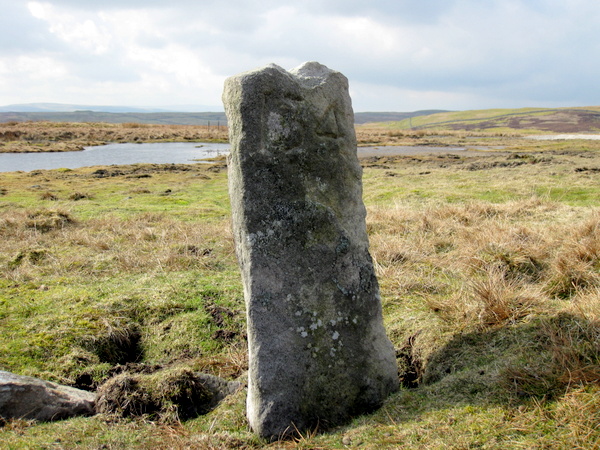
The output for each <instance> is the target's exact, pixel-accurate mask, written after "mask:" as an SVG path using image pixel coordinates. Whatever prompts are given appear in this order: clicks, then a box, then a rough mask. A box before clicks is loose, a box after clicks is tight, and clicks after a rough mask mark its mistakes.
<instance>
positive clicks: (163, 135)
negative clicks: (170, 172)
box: [0, 122, 227, 153]
mask: <svg viewBox="0 0 600 450" xmlns="http://www.w3.org/2000/svg"><path fill="white" fill-rule="evenodd" d="M226 140H227V128H226V127H224V126H214V125H213V126H206V125H147V124H139V123H121V124H112V123H62V122H6V123H0V153H3V152H4V153H9V152H10V153H22V152H66V151H78V150H83V148H84V147H86V146H92V145H103V144H106V143H109V142H110V143H114V142H171V141H177V142H186V141H190V142H196V141H199V142H200V141H201V142H226Z"/></svg>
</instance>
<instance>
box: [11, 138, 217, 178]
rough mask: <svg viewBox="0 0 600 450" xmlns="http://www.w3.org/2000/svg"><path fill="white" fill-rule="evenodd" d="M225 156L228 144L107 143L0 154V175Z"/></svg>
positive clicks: (178, 162)
mask: <svg viewBox="0 0 600 450" xmlns="http://www.w3.org/2000/svg"><path fill="white" fill-rule="evenodd" d="M228 153H229V144H212V143H200V142H169V143H152V144H109V145H101V146H97V147H86V149H85V150H83V151H80V152H57V153H0V172H16V171H18V170H22V171H24V172H30V171H32V170H39V169H60V168H66V169H76V168H78V167H87V166H108V165H111V164H136V163H150V164H170V163H177V164H184V163H188V164H189V163H194V162H198V160H203V159H207V158H214V157H216V156H220V155H226V154H228Z"/></svg>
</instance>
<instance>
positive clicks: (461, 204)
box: [0, 136, 600, 449]
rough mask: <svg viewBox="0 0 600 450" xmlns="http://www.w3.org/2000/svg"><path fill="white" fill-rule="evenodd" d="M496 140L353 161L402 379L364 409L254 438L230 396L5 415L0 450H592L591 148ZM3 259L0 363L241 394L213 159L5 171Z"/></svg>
mask: <svg viewBox="0 0 600 450" xmlns="http://www.w3.org/2000/svg"><path fill="white" fill-rule="evenodd" d="M451 138H452V139H455V138H457V137H456V136H451ZM458 138H461V137H458ZM432 139H433V138H432ZM499 139H500V138H499ZM506 139H510V142H511V144H510V145H509V150H508V151H506V152H504V153H501V154H490V155H486V154H483V155H482V156H479V157H468V158H467V157H461V156H458V155H453V154H450V153H449V154H444V155H438V156H419V157H396V158H377V157H374V158H369V159H366V160H364V161H363V165H364V167H365V172H364V199H365V203H366V205H367V209H368V213H369V214H368V219H367V227H368V231H369V235H370V240H371V247H372V254H373V257H374V260H375V263H376V268H377V272H378V276H379V280H380V284H381V290H382V301H383V308H384V319H385V324H386V328H387V331H388V334H389V336H390V338H391V339H392V341H393V343H394V345H395V347H396V348H397V354H398V362H399V366H400V368H401V376H402V380H403V384H404V387H403V388H402V389H401V390H400V391H399V392H398V393H397V394H394V395H393V396H392V397H390V399H389V400H388V401H387V402H386V404H385V405H384V406H383V407H382V408H381V409H380V410H379V411H377V412H375V413H373V414H371V415H367V416H361V417H358V418H356V419H354V420H353V421H352V422H351V423H350V424H348V425H347V426H344V427H340V428H337V429H334V430H330V431H327V432H323V433H320V432H318V430H314V432H306V433H304V434H303V435H302V436H301V437H300V438H299V439H298V440H296V441H289V442H277V443H272V444H269V443H266V442H263V441H261V440H259V439H257V438H256V437H254V436H253V435H252V433H250V432H249V431H248V429H247V425H246V422H245V418H244V408H245V406H244V401H245V392H244V391H243V390H242V391H240V392H238V393H237V394H235V395H233V396H231V397H229V398H228V399H227V400H226V401H225V402H224V403H223V404H222V405H221V406H219V407H218V408H217V409H216V410H214V411H212V412H210V413H209V414H207V415H205V416H201V417H198V418H194V419H190V420H185V421H177V420H172V417H171V418H169V419H166V418H164V417H160V416H144V417H137V418H116V417H115V416H108V415H98V416H95V417H90V418H77V419H71V420H66V421H61V422H55V423H48V424H35V423H29V422H25V421H19V420H15V421H8V422H6V423H4V424H3V425H4V426H3V427H2V428H0V447H2V448H68V449H71V448H84V449H88V448H89V449H92V448H94V449H96V448H114V449H117V448H119V449H120V448H151V447H153V448H158V449H160V448H211V449H212V448H263V447H267V448H357V447H358V448H408V449H418V448H423V449H425V448H427V449H432V448H434V449H435V448H444V449H446V448H454V449H465V448H488V449H507V448H511V449H513V448H514V449H520V448H540V449H541V448H553V449H554V448H559V449H573V448H580V449H584V448H585V449H590V448H600V272H599V269H600V211H599V210H598V208H597V204H598V199H599V198H600V187H599V186H600V184H599V183H598V177H599V176H600V175H599V174H600V151H599V150H600V149H598V148H597V147H596V146H595V144H593V143H591V144H590V143H589V142H586V141H573V142H567V143H565V142H563V143H558V142H550V143H540V142H535V143H527V144H522V145H521V144H520V142H521V141H520V140H512V138H510V137H508V138H507V137H506V136H505V137H502V138H501V140H498V141H494V142H496V143H500V144H503V145H504V144H506V143H507V141H506ZM490 140H491V137H490ZM0 248H1V250H0V322H1V327H0V367H1V368H3V369H5V370H10V371H13V372H16V373H20V374H25V375H33V376H39V377H42V378H44V379H49V380H53V381H57V382H61V383H65V384H70V385H76V386H81V387H87V388H90V387H91V388H94V387H96V386H98V385H100V384H102V383H103V382H104V381H105V380H106V379H108V377H110V376H111V375H112V374H114V373H115V371H116V370H117V369H118V370H127V368H125V369H123V366H124V365H129V366H128V367H129V368H130V369H131V370H138V369H139V368H140V367H142V368H145V369H148V370H156V369H158V368H162V369H165V368H183V369H188V368H189V369H192V370H201V371H205V372H208V373H213V374H216V375H220V376H223V377H226V378H228V379H236V378H238V377H241V379H242V380H243V374H244V371H245V370H246V365H247V361H246V351H245V336H244V333H245V323H244V320H245V319H244V312H243V309H244V306H243V296H242V289H241V283H240V279H239V273H238V269H237V265H236V260H235V255H234V248H233V243H232V238H231V234H230V230H229V206H228V198H227V185H226V168H225V166H224V163H223V161H216V162H215V163H214V164H212V165H202V164H196V165H142V164H140V165H133V166H122V167H104V168H98V167H95V168H85V169H78V170H51V171H36V172H31V173H2V174H0ZM134 363H135V364H134ZM119 368H120V369H119Z"/></svg>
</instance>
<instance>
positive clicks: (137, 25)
mask: <svg viewBox="0 0 600 450" xmlns="http://www.w3.org/2000/svg"><path fill="white" fill-rule="evenodd" d="M0 1H2V0H0ZM6 11H7V13H8V16H10V17H11V18H12V19H10V20H9V19H8V18H7V17H8V16H7V15H4V16H3V17H1V18H0V27H2V28H3V30H5V33H6V34H7V36H8V37H9V38H8V39H6V40H4V41H3V42H2V43H0V76H1V77H2V78H1V80H0V81H2V82H1V83H0V98H3V99H6V98H11V100H12V102H14V103H21V102H22V103H25V102H33V101H38V99H37V98H34V95H35V96H39V95H40V94H39V93H40V92H46V95H47V97H46V100H51V101H56V102H66V101H67V100H66V97H69V98H70V99H69V102H73V103H80V104H81V103H98V99H101V100H104V101H103V103H120V104H123V103H130V104H132V105H133V106H135V105H152V104H154V105H160V104H161V103H162V104H177V103H181V104H184V103H185V104H189V103H204V104H220V95H221V90H222V85H223V81H224V78H225V77H226V76H228V75H232V74H234V73H237V72H241V71H244V70H249V69H252V68H255V67H258V66H261V65H264V64H267V63H270V62H274V63H276V64H279V65H280V66H282V67H285V68H291V67H295V66H297V65H298V64H300V63H301V62H303V61H307V60H317V61H320V62H322V63H324V64H326V65H328V66H330V67H331V68H333V69H336V70H340V71H341V72H343V73H344V74H345V75H346V76H347V77H348V78H349V79H350V85H351V89H352V92H353V100H354V104H355V109H356V110H363V109H364V108H368V109H371V110H375V109H387V110H408V109H424V108H446V109H465V108H467V109H469V108H470V106H469V105H471V107H487V106H489V107H494V106H499V103H503V104H504V105H505V106H511V105H514V106H526V105H529V106H535V105H536V104H545V105H548V104H551V103H552V102H556V103H564V102H569V101H571V102H573V104H577V103H579V104H600V90H599V89H598V88H597V87H596V79H597V75H598V72H599V70H600V61H599V59H598V54H599V51H600V42H599V41H598V39H597V38H596V34H597V31H596V29H597V24H598V23H599V22H600V3H598V2H597V1H596V0H570V1H568V2H559V1H554V0H552V1H547V0H490V1H486V2H480V1H476V0H429V1H427V2H414V1H412V0H410V1H409V0H374V1H372V2H364V1H359V0H306V1H302V2H285V1H284V2H281V1H279V0H278V1H276V0H260V1H259V0H244V1H241V0H230V1H229V2H222V1H217V0H207V1H205V2H204V1H203V2H197V1H193V0H172V1H170V2H164V1H162V0H160V1H159V0H144V1H142V0H104V1H102V2H88V1H81V0H45V1H42V0H39V1H29V2H24V3H20V2H10V4H9V5H7V9H6ZM14 22H16V23H14ZM20 24H22V25H21V26H19V25H20ZM2 67H3V68H4V69H2ZM7 67H10V69H8V68H7ZM17 67H18V69H17ZM11 71H15V73H18V75H13V74H11ZM48 97H51V98H48ZM73 97H77V98H73ZM19 99H21V100H19ZM88 99H90V100H88ZM91 99H95V100H94V101H92V100H91ZM436 104H438V106H436Z"/></svg>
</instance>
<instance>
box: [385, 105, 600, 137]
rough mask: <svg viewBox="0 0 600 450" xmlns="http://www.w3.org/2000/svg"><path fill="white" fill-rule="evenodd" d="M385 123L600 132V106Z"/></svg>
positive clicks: (450, 115) (418, 126)
mask: <svg viewBox="0 0 600 450" xmlns="http://www.w3.org/2000/svg"><path fill="white" fill-rule="evenodd" d="M385 126H386V127H388V128H393V129H417V130H419V129H440V130H466V131H474V130H485V131H498V132H502V131H504V130H518V131H521V132H540V131H541V132H556V133H584V132H585V133H599V132H600V106H585V107H574V108H520V109H483V110H472V111H452V112H451V111H448V112H443V113H436V114H430V115H422V116H418V117H415V118H412V119H410V120H407V119H404V120H401V121H398V122H394V123H387V124H385Z"/></svg>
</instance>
